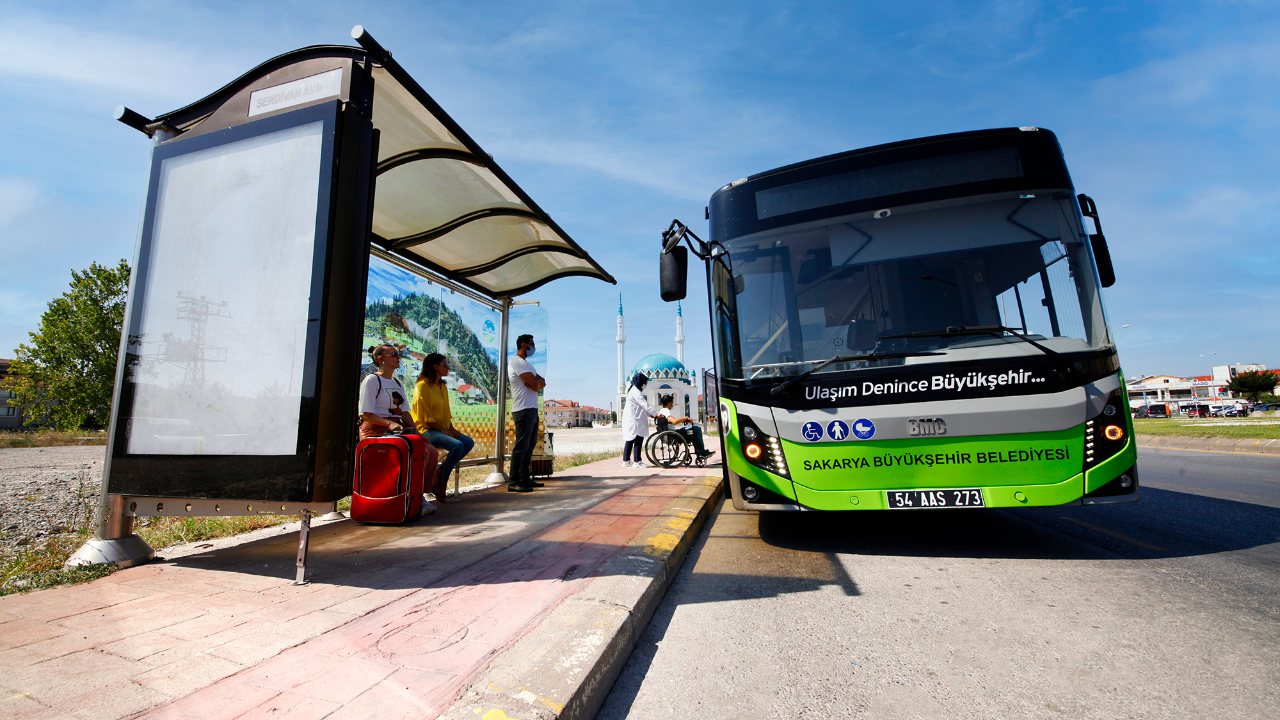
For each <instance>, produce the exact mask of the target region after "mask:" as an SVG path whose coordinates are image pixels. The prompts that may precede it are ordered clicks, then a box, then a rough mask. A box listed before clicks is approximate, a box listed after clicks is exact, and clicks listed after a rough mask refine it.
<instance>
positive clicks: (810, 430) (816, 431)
mask: <svg viewBox="0 0 1280 720" xmlns="http://www.w3.org/2000/svg"><path fill="white" fill-rule="evenodd" d="M800 434H801V435H804V439H805V440H808V441H809V442H818V441H819V440H821V439H822V426H821V425H819V424H818V423H816V422H807V423H805V424H804V427H802V428H800Z"/></svg>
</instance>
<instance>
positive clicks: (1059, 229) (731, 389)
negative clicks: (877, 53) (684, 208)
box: [660, 127, 1139, 510]
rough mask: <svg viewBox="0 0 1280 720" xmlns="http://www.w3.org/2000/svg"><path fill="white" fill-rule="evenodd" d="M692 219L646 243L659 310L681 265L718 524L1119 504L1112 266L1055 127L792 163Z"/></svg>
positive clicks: (1129, 497) (1121, 464)
mask: <svg viewBox="0 0 1280 720" xmlns="http://www.w3.org/2000/svg"><path fill="white" fill-rule="evenodd" d="M1085 217H1089V218H1091V219H1092V221H1093V224H1094V229H1095V230H1096V232H1094V233H1089V232H1088V227H1087V226H1086V224H1085V220H1084V218H1085ZM707 219H708V220H709V221H710V231H709V234H710V238H709V239H708V240H705V241H704V240H702V239H701V238H699V237H697V236H696V235H695V234H694V233H693V232H691V231H690V230H689V229H688V227H687V226H685V225H684V224H682V223H680V222H679V221H673V222H672V224H671V226H670V227H669V228H668V229H667V230H666V231H665V232H664V233H663V249H662V254H661V258H660V259H661V273H660V274H661V282H662V296H663V299H664V300H668V301H670V300H675V299H678V298H683V297H684V295H685V285H686V279H687V273H688V262H689V260H688V254H689V251H690V250H692V252H693V253H694V254H695V255H696V256H697V257H698V258H699V259H701V260H703V261H704V263H705V265H706V276H707V284H708V298H709V301H710V315H711V326H712V327H711V331H712V340H713V343H714V356H715V357H714V364H715V369H716V375H717V387H718V394H719V417H718V420H719V422H720V429H721V433H720V437H721V449H722V454H723V457H724V460H725V462H724V472H725V475H726V480H727V482H728V486H729V491H730V494H731V497H732V500H733V505H734V507H736V508H739V509H744V510H876V509H921V508H957V507H959V508H973V507H1029V506H1046V505H1062V504H1068V503H1072V504H1079V503H1084V504H1093V503H1115V502H1130V501H1134V500H1137V499H1138V497H1139V490H1138V471H1137V450H1136V447H1135V445H1134V439H1133V426H1132V421H1131V419H1130V412H1129V401H1128V397H1127V396H1126V394H1125V386H1124V380H1123V375H1122V373H1121V370H1120V362H1119V359H1118V356H1117V354H1116V347H1115V342H1114V340H1113V338H1112V335H1111V332H1110V329H1109V327H1108V325H1107V318H1106V312H1105V310H1104V308H1103V302H1102V296H1101V288H1103V287H1109V286H1110V285H1111V284H1112V283H1113V282H1114V281H1115V277H1114V272H1113V270H1112V267H1111V259H1110V254H1109V252H1108V250H1107V245H1106V239H1105V238H1104V237H1103V235H1102V227H1101V223H1100V221H1099V219H1098V214H1097V209H1096V206H1095V205H1094V203H1093V201H1092V200H1091V199H1090V198H1089V197H1088V196H1086V195H1079V196H1077V195H1076V194H1075V190H1074V188H1073V186H1072V182H1071V178H1070V176H1069V174H1068V172H1067V166H1066V163H1065V161H1064V159H1063V155H1062V150H1061V147H1060V146H1059V144H1058V140H1057V137H1056V136H1055V135H1054V134H1053V133H1052V132H1050V131H1048V130H1045V129H1043V128H1034V127H1023V128H1006V129H996V130H983V131H977V132H966V133H957V134H952V135H941V136H935V137H927V138H921V139H917V140H908V141H905V142H898V143H892V144H889V145H879V146H875V147H869V148H864V149H861V150H853V151H850V152H845V153H841V154H838V155H831V156H828V157H822V158H818V159H815V160H810V161H807V162H802V163H798V164H795V165H789V166H786V167H782V168H778V169H776V170H770V171H768V172H764V173H760V174H759V175H753V176H751V177H747V178H743V179H741V180H737V181H735V182H732V183H730V184H728V185H726V186H724V187H722V188H720V189H719V190H717V191H716V192H715V194H714V195H712V197H711V203H710V205H709V206H708V208H707Z"/></svg>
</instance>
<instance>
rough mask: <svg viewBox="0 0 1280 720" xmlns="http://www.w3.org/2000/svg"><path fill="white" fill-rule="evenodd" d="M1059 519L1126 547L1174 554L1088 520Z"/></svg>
mask: <svg viewBox="0 0 1280 720" xmlns="http://www.w3.org/2000/svg"><path fill="white" fill-rule="evenodd" d="M1058 519H1059V520H1063V521H1065V522H1069V523H1071V524H1072V525H1075V526H1076V527H1081V528H1084V529H1085V530H1089V531H1092V532H1096V533H1098V534H1099V535H1105V536H1107V537H1109V538H1111V539H1112V540H1119V541H1120V542H1122V543H1125V544H1126V545H1132V546H1133V547H1136V548H1138V549H1139V550H1146V551H1147V552H1158V553H1171V552H1173V551H1172V550H1170V549H1169V548H1164V547H1160V546H1159V545H1155V544H1153V543H1149V542H1147V541H1146V540H1139V539H1138V538H1136V537H1130V536H1128V535H1125V534H1124V533H1122V532H1116V531H1115V530H1109V529H1107V528H1104V527H1102V526H1101V525H1094V524H1093V523H1091V522H1089V521H1088V520H1081V519H1079V518H1073V517H1066V516H1059V517H1058Z"/></svg>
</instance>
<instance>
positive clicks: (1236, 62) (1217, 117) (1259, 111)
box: [1095, 38, 1280, 130]
mask: <svg viewBox="0 0 1280 720" xmlns="http://www.w3.org/2000/svg"><path fill="white" fill-rule="evenodd" d="M1278 87H1280V41H1277V40H1275V39H1274V38H1267V39H1265V40H1259V41H1253V42H1249V41H1243V42H1228V43H1223V44H1219V45H1213V46H1208V47H1202V48H1197V49H1193V50H1191V51H1188V52H1184V53H1181V54H1179V55H1176V56H1174V57H1169V58H1163V59H1160V60H1155V61H1152V62H1149V63H1146V64H1144V65H1142V66H1140V67H1137V68H1134V69H1133V70H1129V71H1127V72H1124V73H1119V74H1117V75H1113V76H1111V77H1107V78H1104V79H1102V80H1100V81H1098V83H1097V84H1096V86H1095V94H1096V97H1097V99H1098V101H1099V102H1100V103H1101V104H1102V105H1103V106H1109V107H1112V108H1114V109H1116V110H1118V111H1120V112H1133V111H1134V109H1135V108H1141V109H1144V114H1151V113H1169V114H1168V115H1165V116H1164V119H1166V120H1168V121H1172V122H1174V123H1179V122H1189V123H1192V124H1217V123H1233V124H1234V123H1238V122H1252V123H1259V124H1263V123H1265V124H1266V126H1267V127H1268V128H1270V129H1272V130H1273V129H1274V123H1275V121H1276V120H1277V119H1278V118H1280V110H1277V104H1276V99H1277V97H1280V89H1277V88H1278Z"/></svg>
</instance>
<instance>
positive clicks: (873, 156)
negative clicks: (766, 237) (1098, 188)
mask: <svg viewBox="0 0 1280 720" xmlns="http://www.w3.org/2000/svg"><path fill="white" fill-rule="evenodd" d="M1071 188H1072V184H1071V177H1070V175H1069V174H1068V172H1067V166H1066V161H1065V160H1064V159H1063V157H1062V149H1061V148H1060V147H1059V145H1058V138H1057V136H1056V135H1054V134H1053V132H1051V131H1049V130H1044V129H1041V128H1032V127H1024V128H996V129H990V130H975V131H971V132H963V133H951V134H948V135H934V136H931V137H924V138H916V139H914V140H903V141H900V142H895V143H888V144H884V145H875V146H872V147H866V148H859V149H856V150H849V151H847V152H842V153H837V154H834V155H827V156H824V157H820V158H814V159H813V160H806V161H805V162H800V163H794V164H791V165H786V166H783V167H780V168H775V169H773V170H768V171H765V172H762V173H758V174H756V175H751V176H749V177H746V178H743V179H741V180H737V181H735V182H732V183H730V184H728V185H725V186H724V187H722V188H720V189H719V190H717V191H716V192H715V193H714V194H713V195H712V196H711V203H710V215H711V221H712V222H711V224H712V227H711V235H712V237H714V238H715V239H717V240H722V241H723V240H725V239H729V238H733V237H740V236H742V235H745V234H749V233H753V232H757V231H760V230H768V229H772V228H775V227H781V226H785V225H791V224H794V223H799V222H808V221H810V220H817V219H821V218H825V217H835V216H838V215H847V214H854V213H860V212H867V211H874V210H876V209H879V208H884V207H895V206H903V205H912V204H916V203H922V202H930V201H934V200H945V199H950V198H958V197H966V196H972V195H985V194H992V193H1004V192H1010V191H1021V190H1050V189H1052V190H1071Z"/></svg>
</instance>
